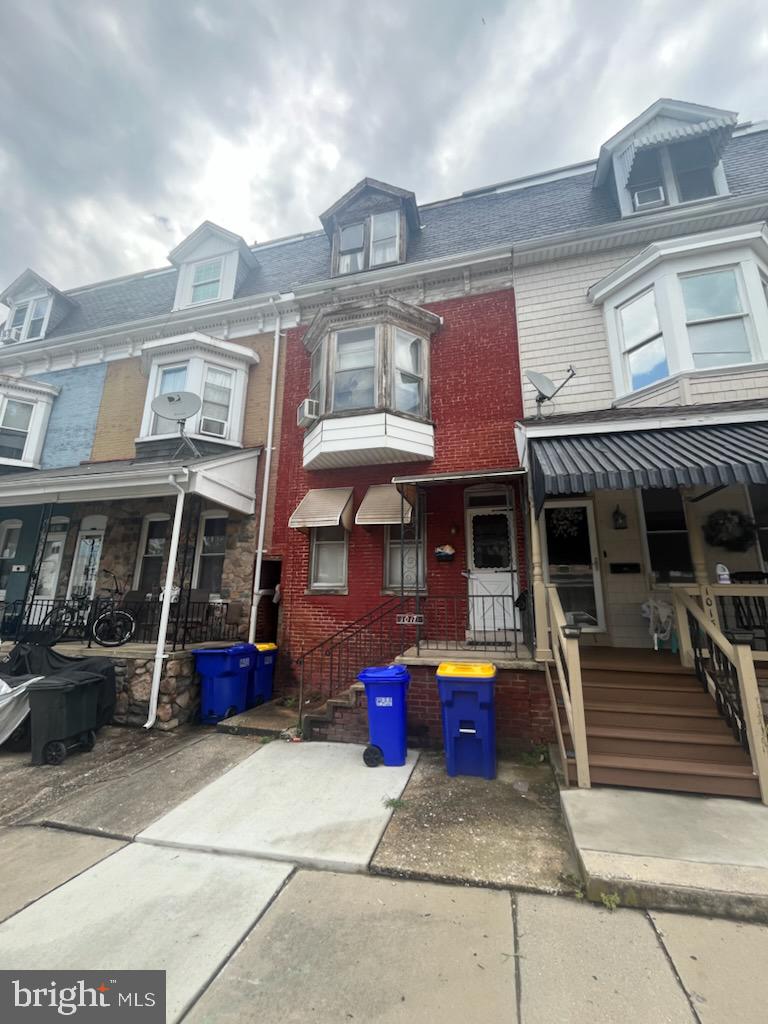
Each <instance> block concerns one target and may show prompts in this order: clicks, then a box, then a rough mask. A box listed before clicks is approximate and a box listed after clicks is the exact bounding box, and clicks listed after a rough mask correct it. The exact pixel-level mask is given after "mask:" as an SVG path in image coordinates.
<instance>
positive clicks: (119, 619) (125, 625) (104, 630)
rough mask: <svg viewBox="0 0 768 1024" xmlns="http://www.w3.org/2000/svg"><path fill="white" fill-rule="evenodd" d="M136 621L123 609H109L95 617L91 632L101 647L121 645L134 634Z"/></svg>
mask: <svg viewBox="0 0 768 1024" xmlns="http://www.w3.org/2000/svg"><path fill="white" fill-rule="evenodd" d="M135 628H136V621H135V620H134V618H133V616H132V615H129V614H128V612H123V611H119V610H117V611H115V610H112V611H108V612H104V613H103V614H102V615H99V616H98V618H96V619H94V622H93V626H92V627H91V633H92V635H93V639H94V640H95V641H96V643H97V644H98V645H99V646H100V647H121V646H122V645H123V644H127V643H128V641H129V640H130V639H131V637H132V636H133V631H134V629H135Z"/></svg>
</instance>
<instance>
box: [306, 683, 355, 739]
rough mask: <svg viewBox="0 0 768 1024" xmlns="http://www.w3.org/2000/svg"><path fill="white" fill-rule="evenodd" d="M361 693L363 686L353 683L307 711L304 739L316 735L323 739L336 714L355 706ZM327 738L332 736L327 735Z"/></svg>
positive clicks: (315, 736) (330, 727) (331, 727)
mask: <svg viewBox="0 0 768 1024" xmlns="http://www.w3.org/2000/svg"><path fill="white" fill-rule="evenodd" d="M363 693H365V690H364V688H363V686H362V685H361V684H360V683H353V685H352V686H349V687H347V689H346V690H342V691H341V692H340V693H337V694H336V696H335V697H330V698H329V699H328V700H327V701H326V702H325V704H321V705H320V707H318V708H315V709H314V710H312V711H309V712H307V713H306V714H305V715H304V719H303V722H304V739H307V740H311V739H313V738H317V737H318V736H319V737H320V738H322V739H325V738H326V737H327V736H328V730H329V729H330V730H332V729H333V724H334V720H335V719H336V717H337V714H339V713H341V714H344V712H348V711H350V710H353V709H355V708H357V707H358V706H359V703H360V695H361V694H363ZM313 734H314V735H313ZM328 738H333V737H330V736H328Z"/></svg>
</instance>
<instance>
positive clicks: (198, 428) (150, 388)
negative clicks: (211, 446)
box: [136, 337, 257, 447]
mask: <svg viewBox="0 0 768 1024" xmlns="http://www.w3.org/2000/svg"><path fill="white" fill-rule="evenodd" d="M173 340H175V339H169V340H168V343H166V342H159V343H158V344H159V345H160V346H161V347H160V350H159V351H158V352H157V354H149V353H148V351H147V350H145V352H144V357H145V359H146V363H147V366H148V371H149V380H148V382H147V391H146V396H145V401H144V415H143V417H142V421H141V429H140V432H139V436H138V437H137V438H136V441H137V442H139V443H140V442H142V441H151V440H158V439H161V438H165V439H168V438H170V437H174V436H176V434H177V430H176V428H175V426H174V429H173V430H172V431H168V432H166V433H162V434H156V433H154V432H153V431H154V422H155V416H154V413H153V411H152V400H153V398H154V397H155V396H156V395H157V394H159V388H160V381H161V379H162V373H163V370H166V369H172V368H173V367H179V366H186V368H187V377H186V382H185V385H184V390H185V391H191V392H192V393H193V394H196V395H199V396H200V398H201V401H202V395H203V390H204V385H205V379H206V375H207V370H208V368H209V367H210V368H212V369H216V370H222V371H224V372H226V373H229V374H231V379H232V396H231V404H230V410H229V420H228V423H227V429H226V432H225V433H224V434H223V435H222V434H211V433H205V432H203V430H202V418H203V417H202V406H201V408H200V411H199V412H197V413H196V414H195V415H194V416H192V417H190V418H189V419H188V420H187V422H186V426H185V430H186V433H187V434H188V435H189V436H190V437H193V438H197V439H199V440H202V441H207V442H211V441H213V442H219V443H223V444H226V445H227V446H228V447H242V438H243V424H244V420H245V404H246V396H247V390H248V366H249V363H248V362H247V361H246V356H245V352H244V350H242V349H240V346H234V345H230V346H229V347H230V348H231V349H239V350H240V352H243V355H242V356H240V355H238V354H232V355H230V354H229V353H228V352H227V351H222V352H221V353H220V354H219V352H214V351H209V350H208V348H206V347H205V346H204V345H200V346H198V345H196V344H195V343H194V339H192V340H189V342H188V343H187V344H185V342H187V339H185V338H184V337H180V339H179V341H180V344H179V345H178V346H177V345H175V344H173V343H172V341H173ZM221 344H222V347H225V346H226V344H227V343H221ZM149 352H151V349H150V350H149ZM247 358H248V359H250V361H251V362H256V361H257V359H256V357H255V356H254V355H253V353H251V352H248V353H247Z"/></svg>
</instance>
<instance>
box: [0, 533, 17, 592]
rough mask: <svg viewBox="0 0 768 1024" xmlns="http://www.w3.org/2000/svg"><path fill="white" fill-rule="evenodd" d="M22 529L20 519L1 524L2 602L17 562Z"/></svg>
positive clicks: (0, 586) (0, 564) (0, 585)
mask: <svg viewBox="0 0 768 1024" xmlns="http://www.w3.org/2000/svg"><path fill="white" fill-rule="evenodd" d="M21 527H22V522H21V520H20V519H6V520H5V521H4V522H2V523H0V601H4V600H5V592H6V590H7V588H8V580H9V579H10V575H11V570H12V569H13V564H14V562H15V561H16V550H17V548H18V546H19V540H20V539H21Z"/></svg>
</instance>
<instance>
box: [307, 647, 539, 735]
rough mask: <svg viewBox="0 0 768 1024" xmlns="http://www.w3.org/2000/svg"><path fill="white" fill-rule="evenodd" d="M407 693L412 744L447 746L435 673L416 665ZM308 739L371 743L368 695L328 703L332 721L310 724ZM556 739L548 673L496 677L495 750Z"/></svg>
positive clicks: (358, 691) (353, 694)
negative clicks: (368, 739)
mask: <svg viewBox="0 0 768 1024" xmlns="http://www.w3.org/2000/svg"><path fill="white" fill-rule="evenodd" d="M410 672H411V685H410V689H409V691H408V745H409V746H411V747H432V748H438V749H439V748H441V747H442V746H443V729H442V722H441V712H440V698H439V696H438V692H437V682H436V680H435V670H434V668H432V667H430V666H424V665H419V666H412V667H411V668H410ZM305 721H306V724H307V726H309V729H308V732H309V735H308V737H307V738H308V739H313V740H331V741H336V742H339V743H366V742H367V738H368V708H367V704H366V699H365V692H364V691H363V690H362V689H361V688H360V689H359V688H357V687H353V688H352V690H351V691H350V693H349V695H348V696H347V697H346V698H344V699H339V700H338V701H331V702H329V705H328V708H327V717H323V716H318V717H317V718H313V719H311V720H310V719H307V720H305ZM554 739H555V732H554V724H553V721H552V712H551V709H550V704H549V696H548V694H547V685H546V682H545V679H544V673H543V672H537V671H529V670H519V671H518V670H513V669H500V670H499V673H498V676H497V677H496V745H497V747H498V748H499V749H500V750H504V749H507V750H510V751H511V750H520V749H528V748H530V747H531V746H532V745H534V744H539V743H551V742H553V741H554Z"/></svg>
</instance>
